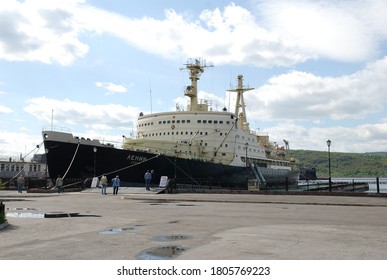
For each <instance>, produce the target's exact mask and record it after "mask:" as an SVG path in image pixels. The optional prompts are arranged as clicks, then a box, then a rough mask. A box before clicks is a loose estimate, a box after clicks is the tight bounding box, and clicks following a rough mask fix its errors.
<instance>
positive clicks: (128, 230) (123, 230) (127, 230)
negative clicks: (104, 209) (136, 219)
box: [98, 227, 136, 234]
mask: <svg viewBox="0 0 387 280" xmlns="http://www.w3.org/2000/svg"><path fill="white" fill-rule="evenodd" d="M133 229H134V228H131V227H128V228H111V229H107V230H103V231H99V232H98V233H99V234H136V233H135V232H131V230H133Z"/></svg>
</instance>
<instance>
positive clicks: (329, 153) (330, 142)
mask: <svg viewBox="0 0 387 280" xmlns="http://www.w3.org/2000/svg"><path fill="white" fill-rule="evenodd" d="M331 144H332V141H331V140H329V139H328V140H327V146H328V174H329V191H330V192H331V191H332V177H331Z"/></svg>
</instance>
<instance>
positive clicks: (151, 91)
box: [0, 0, 387, 158]
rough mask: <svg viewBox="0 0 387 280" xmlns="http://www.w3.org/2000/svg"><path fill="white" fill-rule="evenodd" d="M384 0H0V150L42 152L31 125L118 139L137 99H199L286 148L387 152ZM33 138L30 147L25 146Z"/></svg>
mask: <svg viewBox="0 0 387 280" xmlns="http://www.w3.org/2000/svg"><path fill="white" fill-rule="evenodd" d="M386 14H387V1H384V0H352V1H348V0H341V1H340V0H339V1H338V0H334V1H333V0H332V1H330V0H325V1H319V0H240V1H225V0H216V1H215V0H214V1H211V0H207V1H178V0H166V1H158V0H143V1H137V2H136V3H135V4H133V1H122V0H110V1H103V0H67V1H63V0H24V1H21V0H19V1H16V0H2V3H1V6H0V158H9V157H12V158H19V157H20V155H22V156H23V157H24V156H27V157H28V156H31V155H32V154H33V153H36V152H38V153H44V150H43V149H42V136H41V131H42V129H43V128H54V129H57V130H64V131H68V130H69V131H71V132H72V133H73V134H74V135H76V136H80V137H88V138H91V139H101V140H103V141H113V142H117V144H119V143H120V141H121V140H122V135H125V136H126V137H130V136H135V133H136V122H137V117H138V115H139V113H140V112H143V113H145V114H148V113H156V112H166V111H174V110H176V104H178V106H179V107H180V108H182V109H184V108H187V97H185V96H184V89H185V87H186V86H187V85H189V79H188V73H187V71H182V70H181V69H180V68H181V67H182V66H184V64H185V63H187V61H188V60H189V59H202V60H203V61H205V63H206V64H207V65H208V66H214V67H208V68H206V71H205V72H204V73H203V74H202V76H201V79H200V81H199V98H201V99H207V100H210V101H211V104H212V109H213V110H221V109H222V108H223V107H226V108H228V110H230V111H231V112H233V111H234V107H233V100H235V93H233V92H228V91H227V89H230V88H233V87H235V86H236V85H237V76H238V75H239V74H242V75H243V76H244V82H245V84H246V85H247V86H249V87H252V88H254V90H252V91H248V92H246V93H245V95H244V97H245V102H246V114H247V120H248V122H249V124H250V128H251V129H253V130H255V131H257V133H259V134H268V135H269V136H270V139H271V141H273V142H274V141H275V142H276V143H278V144H279V145H283V139H286V140H287V141H289V146H290V148H291V149H304V150H321V151H325V150H327V144H326V141H327V140H328V139H330V140H331V141H332V145H331V148H330V150H331V151H332V152H351V153H352V152H353V153H364V152H378V151H387V108H386V105H387V92H386V91H387V28H386V26H387V17H386V16H385V15H386ZM37 145H40V147H41V148H40V149H37V148H36V146H37Z"/></svg>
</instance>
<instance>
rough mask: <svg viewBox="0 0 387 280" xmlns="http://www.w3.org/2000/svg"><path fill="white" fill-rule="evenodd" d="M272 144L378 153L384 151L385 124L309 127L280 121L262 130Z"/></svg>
mask: <svg viewBox="0 0 387 280" xmlns="http://www.w3.org/2000/svg"><path fill="white" fill-rule="evenodd" d="M266 132H268V133H269V135H270V138H271V139H272V140H273V141H277V143H278V144H279V145H283V143H282V139H284V138H285V139H287V140H288V141H290V148H291V149H303V150H320V151H324V150H327V145H326V141H327V140H328V139H330V140H331V141H332V146H331V150H332V151H333V152H351V153H356V152H359V153H361V152H380V151H386V150H387V123H386V122H381V123H376V124H362V125H358V126H355V127H344V126H333V127H325V128H324V127H316V126H315V127H310V128H306V127H304V126H301V125H296V124H295V123H292V122H281V123H278V124H277V125H274V126H272V127H270V128H269V129H267V130H266Z"/></svg>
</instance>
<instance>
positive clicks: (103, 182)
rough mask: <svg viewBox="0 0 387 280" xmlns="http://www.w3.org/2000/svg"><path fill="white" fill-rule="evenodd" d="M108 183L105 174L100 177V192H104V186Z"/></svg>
mask: <svg viewBox="0 0 387 280" xmlns="http://www.w3.org/2000/svg"><path fill="white" fill-rule="evenodd" d="M107 184H108V179H107V177H106V175H105V174H103V176H102V177H101V186H102V194H106V187H107Z"/></svg>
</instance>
